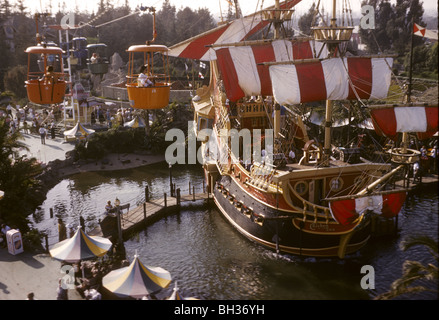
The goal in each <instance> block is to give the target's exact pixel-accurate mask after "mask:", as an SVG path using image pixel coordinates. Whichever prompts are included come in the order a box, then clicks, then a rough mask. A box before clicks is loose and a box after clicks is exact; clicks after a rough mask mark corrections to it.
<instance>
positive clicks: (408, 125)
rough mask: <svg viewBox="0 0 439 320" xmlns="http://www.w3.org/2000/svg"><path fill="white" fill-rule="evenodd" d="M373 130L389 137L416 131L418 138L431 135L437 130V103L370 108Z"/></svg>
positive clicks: (392, 137)
mask: <svg viewBox="0 0 439 320" xmlns="http://www.w3.org/2000/svg"><path fill="white" fill-rule="evenodd" d="M370 114H371V116H372V122H373V126H374V128H375V131H376V132H377V133H378V134H380V135H383V136H386V137H388V138H390V139H393V140H395V139H397V135H398V133H401V132H407V133H409V132H411V133H417V135H418V139H419V140H424V139H428V138H430V137H432V136H433V135H434V134H435V133H436V132H437V131H438V117H439V115H438V105H428V106H423V105H418V106H417V105H406V106H385V107H382V108H381V107H380V108H372V109H371V110H370Z"/></svg>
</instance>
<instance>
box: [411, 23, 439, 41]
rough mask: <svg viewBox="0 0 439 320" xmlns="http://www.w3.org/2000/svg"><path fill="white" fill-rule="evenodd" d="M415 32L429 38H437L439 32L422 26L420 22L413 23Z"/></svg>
mask: <svg viewBox="0 0 439 320" xmlns="http://www.w3.org/2000/svg"><path fill="white" fill-rule="evenodd" d="M413 33H414V34H415V35H416V36H420V37H424V38H427V39H432V40H437V39H438V37H437V32H434V31H432V30H428V29H425V28H424V27H421V26H420V25H419V24H416V23H415V24H414V25H413Z"/></svg>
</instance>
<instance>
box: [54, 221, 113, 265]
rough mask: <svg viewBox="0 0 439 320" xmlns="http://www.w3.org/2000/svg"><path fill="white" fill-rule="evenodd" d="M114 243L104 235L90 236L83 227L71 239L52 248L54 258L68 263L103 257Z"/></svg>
mask: <svg viewBox="0 0 439 320" xmlns="http://www.w3.org/2000/svg"><path fill="white" fill-rule="evenodd" d="M111 246H112V243H111V241H110V240H109V239H107V238H103V237H96V236H93V237H92V236H89V235H87V234H86V233H85V232H84V231H82V229H81V228H78V231H76V233H75V234H74V235H73V237H71V238H70V239H66V240H63V241H61V242H58V243H57V244H55V245H54V246H53V247H52V248H51V249H50V250H49V252H50V255H51V256H52V258H54V259H57V260H61V261H65V262H68V263H74V262H79V261H82V260H89V259H93V258H96V257H102V256H103V255H105V254H106V253H107V251H108V250H110V248H111Z"/></svg>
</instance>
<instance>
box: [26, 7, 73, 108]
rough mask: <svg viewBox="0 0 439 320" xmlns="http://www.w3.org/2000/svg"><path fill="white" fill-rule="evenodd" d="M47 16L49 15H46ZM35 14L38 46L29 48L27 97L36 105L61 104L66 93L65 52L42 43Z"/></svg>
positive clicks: (38, 15)
mask: <svg viewBox="0 0 439 320" xmlns="http://www.w3.org/2000/svg"><path fill="white" fill-rule="evenodd" d="M44 15H47V14H44ZM39 17H40V14H38V13H37V14H35V24H36V31H37V33H36V38H37V45H36V46H32V47H28V48H27V49H26V51H25V52H26V53H27V55H28V62H27V80H26V81H25V84H26V90H27V97H28V99H29V101H31V102H33V103H36V104H53V103H61V102H63V100H64V96H65V92H66V85H67V82H66V75H65V73H64V66H63V57H62V54H63V50H62V49H61V48H59V47H56V46H55V45H48V44H47V42H42V41H41V36H40V33H39V30H38V18H39Z"/></svg>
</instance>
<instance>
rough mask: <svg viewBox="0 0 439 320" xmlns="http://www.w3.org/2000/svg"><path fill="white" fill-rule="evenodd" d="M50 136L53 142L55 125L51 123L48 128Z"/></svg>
mask: <svg viewBox="0 0 439 320" xmlns="http://www.w3.org/2000/svg"><path fill="white" fill-rule="evenodd" d="M50 135H51V138H52V140H55V123H52V125H51V126H50Z"/></svg>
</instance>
